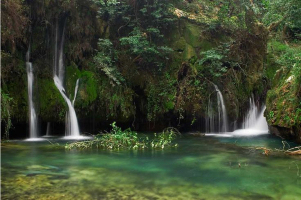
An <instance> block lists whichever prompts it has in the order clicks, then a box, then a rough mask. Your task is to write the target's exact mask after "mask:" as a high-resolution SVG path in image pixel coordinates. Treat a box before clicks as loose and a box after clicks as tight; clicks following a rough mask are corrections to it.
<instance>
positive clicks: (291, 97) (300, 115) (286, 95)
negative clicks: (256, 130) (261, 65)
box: [265, 64, 301, 143]
mask: <svg viewBox="0 0 301 200" xmlns="http://www.w3.org/2000/svg"><path fill="white" fill-rule="evenodd" d="M300 68H301V67H300V66H298V64H296V65H294V66H293V67H292V68H288V67H281V68H280V69H279V70H277V71H276V73H275V76H274V81H273V86H272V88H271V90H269V91H268V93H267V100H266V101H267V110H266V113H265V115H266V118H267V119H268V123H269V125H270V132H271V133H272V134H275V135H278V136H280V137H282V138H287V139H291V140H294V141H297V142H299V143H301V81H300V78H299V76H300V74H299V76H298V75H297V74H298V72H300Z"/></svg>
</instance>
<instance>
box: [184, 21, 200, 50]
mask: <svg viewBox="0 0 301 200" xmlns="http://www.w3.org/2000/svg"><path fill="white" fill-rule="evenodd" d="M200 35H201V28H200V27H199V26H197V25H194V24H190V23H187V24H186V26H185V30H184V38H185V40H186V42H187V43H188V44H189V45H191V46H192V47H199V46H201V40H200Z"/></svg>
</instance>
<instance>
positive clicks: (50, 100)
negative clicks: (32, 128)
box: [38, 78, 68, 121]
mask: <svg viewBox="0 0 301 200" xmlns="http://www.w3.org/2000/svg"><path fill="white" fill-rule="evenodd" d="M38 91H39V101H38V102H39V115H40V117H41V118H42V119H43V120H45V121H57V120H58V121H64V119H65V113H66V111H67V109H68V108H67V104H66V103H65V101H64V99H63V97H62V96H61V94H60V92H59V90H58V89H57V88H56V86H55V84H54V82H53V79H45V78H44V79H38Z"/></svg>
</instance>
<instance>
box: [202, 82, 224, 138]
mask: <svg viewBox="0 0 301 200" xmlns="http://www.w3.org/2000/svg"><path fill="white" fill-rule="evenodd" d="M213 85H214V84H213ZM214 88H215V92H216V94H217V113H215V112H214V109H213V102H212V100H211V99H210V97H209V102H208V108H207V112H208V117H207V119H206V133H212V132H227V131H228V118H227V110H226V106H225V102H224V98H223V95H222V93H221V91H220V90H219V89H218V87H217V85H214Z"/></svg>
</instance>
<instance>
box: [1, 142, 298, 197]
mask: <svg viewBox="0 0 301 200" xmlns="http://www.w3.org/2000/svg"><path fill="white" fill-rule="evenodd" d="M178 143H179V147H178V148H176V149H166V150H163V151H162V150H144V151H107V150H97V151H96V150H94V151H65V150H64V149H53V148H50V147H49V143H45V142H16V143H10V144H2V147H1V150H2V152H1V154H2V158H1V160H2V166H1V175H2V177H1V179H2V180H1V187H2V191H1V194H2V199H185V200H186V199H223V200H224V199H256V200H259V199H287V200H294V199H296V200H297V199H298V200H299V199H301V176H300V175H301V174H300V173H301V157H296V156H295V157H291V156H285V155H283V154H279V153H277V154H272V155H270V156H265V155H262V154H261V152H260V151H254V150H253V149H252V148H251V149H250V148H249V147H250V146H253V147H254V146H266V147H269V148H282V143H281V141H280V140H278V139H277V138H273V137H270V136H260V137H255V138H252V137H251V138H210V137H201V138H189V137H183V138H181V139H179V140H178ZM239 163H240V165H241V167H239ZM298 167H299V168H300V172H299V171H298Z"/></svg>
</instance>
